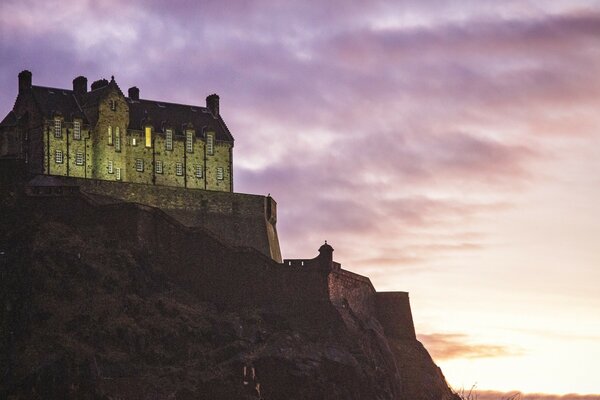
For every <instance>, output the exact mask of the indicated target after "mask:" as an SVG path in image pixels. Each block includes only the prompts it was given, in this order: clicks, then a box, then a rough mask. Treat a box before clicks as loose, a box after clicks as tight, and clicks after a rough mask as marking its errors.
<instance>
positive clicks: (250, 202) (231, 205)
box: [44, 176, 281, 262]
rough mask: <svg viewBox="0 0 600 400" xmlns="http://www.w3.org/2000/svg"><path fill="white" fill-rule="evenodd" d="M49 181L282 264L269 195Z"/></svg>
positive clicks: (78, 180)
mask: <svg viewBox="0 0 600 400" xmlns="http://www.w3.org/2000/svg"><path fill="white" fill-rule="evenodd" d="M44 178H46V177H44ZM51 178H52V179H53V180H55V181H59V182H63V183H64V184H65V185H73V184H75V185H77V186H79V188H80V190H81V192H82V193H87V194H93V195H101V196H109V197H112V198H114V199H117V200H122V201H126V202H132V203H139V204H145V205H148V206H152V207H157V208H159V209H161V210H163V211H164V212H165V213H167V214H169V215H170V216H172V217H173V218H175V219H176V220H177V221H179V222H180V223H181V224H183V225H185V226H187V227H201V228H203V229H205V230H206V231H208V232H210V233H211V234H212V235H213V236H215V237H217V238H218V239H219V240H221V241H222V242H224V243H226V244H228V245H231V246H242V247H252V248H254V249H256V250H258V251H260V252H261V253H263V254H264V255H266V256H268V257H270V258H272V259H273V260H274V261H277V262H281V250H280V248H279V238H278V236H277V227H276V224H277V203H276V202H275V200H274V199H273V198H272V197H270V196H267V197H265V196H259V195H252V194H243V193H231V192H218V191H210V190H201V189H189V188H188V189H185V188H178V187H170V186H154V185H145V184H138V183H131V182H114V181H104V180H97V179H82V178H72V177H59V176H53V177H51Z"/></svg>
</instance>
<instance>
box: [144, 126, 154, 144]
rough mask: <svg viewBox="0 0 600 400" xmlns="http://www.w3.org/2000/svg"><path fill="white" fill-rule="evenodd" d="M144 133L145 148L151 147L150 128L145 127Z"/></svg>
mask: <svg viewBox="0 0 600 400" xmlns="http://www.w3.org/2000/svg"><path fill="white" fill-rule="evenodd" d="M144 133H145V138H146V141H145V144H146V147H152V128H151V127H149V126H147V127H146V128H145V129H144Z"/></svg>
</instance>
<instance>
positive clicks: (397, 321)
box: [375, 292, 417, 340]
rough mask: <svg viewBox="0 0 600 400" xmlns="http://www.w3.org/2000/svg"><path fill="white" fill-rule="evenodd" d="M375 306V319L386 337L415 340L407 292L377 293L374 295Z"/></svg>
mask: <svg viewBox="0 0 600 400" xmlns="http://www.w3.org/2000/svg"><path fill="white" fill-rule="evenodd" d="M375 305H376V308H377V319H378V320H379V322H380V323H381V325H382V326H383V329H384V332H385V334H386V336H388V337H392V338H396V339H409V340H416V339H417V336H416V334H415V325H414V323H413V319H412V312H411V310H410V302H409V299H408V293H407V292H378V293H376V294H375Z"/></svg>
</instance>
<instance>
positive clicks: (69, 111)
mask: <svg viewBox="0 0 600 400" xmlns="http://www.w3.org/2000/svg"><path fill="white" fill-rule="evenodd" d="M31 92H32V93H33V98H34V100H35V102H36V103H37V105H38V106H39V107H40V110H41V111H42V114H43V115H44V117H45V118H47V119H50V118H53V117H54V113H56V112H58V113H60V114H61V115H62V116H63V117H64V118H65V120H66V121H72V120H73V118H83V119H85V115H84V114H83V112H82V110H81V108H80V107H79V104H78V103H77V99H76V98H75V95H74V94H73V91H72V90H66V89H58V88H50V87H44V86H32V87H31Z"/></svg>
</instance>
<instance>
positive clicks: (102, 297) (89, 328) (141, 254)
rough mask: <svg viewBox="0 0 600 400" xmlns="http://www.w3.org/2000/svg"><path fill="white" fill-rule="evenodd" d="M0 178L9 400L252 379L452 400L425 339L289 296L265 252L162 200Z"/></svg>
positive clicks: (362, 394) (332, 394)
mask: <svg viewBox="0 0 600 400" xmlns="http://www.w3.org/2000/svg"><path fill="white" fill-rule="evenodd" d="M2 184H3V185H2V193H1V194H0V252H1V253H3V254H2V255H0V257H1V259H0V268H1V277H2V279H1V283H0V285H1V288H0V289H1V297H0V301H1V304H0V306H1V307H2V314H1V325H0V327H1V329H0V346H1V348H0V350H1V351H0V354H1V357H2V359H0V366H1V367H0V368H1V371H0V373H1V374H2V379H1V380H0V397H2V398H5V397H6V398H9V399H38V398H39V399H253V398H258V395H257V390H256V384H257V383H258V384H260V386H259V389H260V390H259V391H260V395H261V396H262V398H264V399H411V400H414V399H417V400H418V399H423V400H425V399H427V400H429V399H431V400H433V399H436V400H438V399H440V400H441V399H452V398H455V397H453V395H452V393H451V391H450V390H449V389H448V387H447V385H446V383H445V381H444V378H443V375H442V374H441V372H440V371H439V369H438V368H437V367H436V366H435V364H434V363H433V361H432V360H431V358H430V357H429V355H428V354H427V352H426V350H425V349H424V348H423V346H422V345H421V344H420V343H419V342H417V341H416V340H397V339H389V338H386V337H385V336H384V334H383V330H382V328H381V326H380V325H379V324H378V323H377V321H376V320H370V321H360V320H357V319H356V318H355V317H354V316H353V315H352V310H349V309H344V308H336V307H334V306H333V305H331V303H328V302H323V301H317V300H316V301H314V302H308V303H305V302H303V303H300V302H295V301H294V299H293V298H291V299H289V301H284V300H285V299H283V298H282V297H280V296H282V294H281V292H277V290H276V289H273V290H271V286H270V285H269V284H267V283H264V284H263V282H265V281H267V280H268V279H269V278H270V276H271V275H273V276H276V275H277V273H274V272H273V271H276V270H277V268H281V266H280V265H276V264H275V263H274V262H273V261H272V260H269V259H267V258H266V257H264V256H262V255H261V254H258V253H256V252H252V251H248V250H247V249H238V248H231V247H227V246H225V245H223V244H221V243H219V241H218V240H216V239H214V238H212V237H211V236H210V235H208V234H207V233H205V232H202V231H199V230H194V231H190V230H185V229H183V228H181V227H178V226H176V224H174V223H173V221H170V220H169V219H168V218H167V217H166V216H165V215H164V214H163V213H161V212H160V211H159V210H156V209H151V208H148V207H143V206H139V205H132V204H123V203H119V204H110V202H109V201H106V199H101V198H95V199H91V198H86V197H83V196H81V195H74V196H65V197H57V198H44V197H39V198H32V197H27V196H24V195H23V193H22V187H21V186H20V185H19V184H16V185H12V184H11V182H6V180H5V181H4V182H2ZM140 226H142V227H143V229H141V228H140ZM132 227H137V228H136V230H132ZM140 232H144V233H143V234H141V235H140ZM159 242H160V243H163V244H162V245H158V244H157V243H159ZM277 276H278V275H277ZM273 279H274V281H275V282H276V283H277V285H278V286H284V287H285V289H286V291H288V289H289V290H292V292H291V293H290V296H292V297H293V289H291V288H292V287H293V286H298V289H297V290H298V291H300V290H303V291H304V290H309V288H308V287H306V288H304V287H302V282H300V280H301V279H299V278H298V277H297V276H295V277H291V278H290V277H289V276H287V275H285V276H284V277H280V278H273ZM228 281H231V282H232V286H233V287H235V288H236V290H227V288H226V285H227V284H228ZM296 283H297V285H296ZM286 285H288V286H286ZM271 294H272V295H273V298H272V300H271V301H268V300H269V298H270V296H271ZM211 299H212V300H211ZM348 321H354V322H348ZM244 370H245V371H246V376H245V377H244ZM253 370H254V373H255V375H254V377H253V374H252V371H253ZM244 381H246V382H247V384H244Z"/></svg>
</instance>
